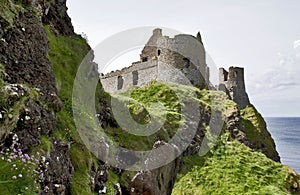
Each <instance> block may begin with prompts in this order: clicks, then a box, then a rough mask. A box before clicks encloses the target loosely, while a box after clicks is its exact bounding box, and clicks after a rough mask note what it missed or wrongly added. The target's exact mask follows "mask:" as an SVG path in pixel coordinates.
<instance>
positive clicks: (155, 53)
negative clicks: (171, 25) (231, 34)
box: [100, 29, 209, 92]
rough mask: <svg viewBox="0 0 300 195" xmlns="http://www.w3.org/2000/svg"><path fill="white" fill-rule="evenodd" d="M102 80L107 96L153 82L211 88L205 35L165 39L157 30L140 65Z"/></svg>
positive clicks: (133, 65)
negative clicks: (207, 85) (203, 39)
mask: <svg viewBox="0 0 300 195" xmlns="http://www.w3.org/2000/svg"><path fill="white" fill-rule="evenodd" d="M100 79H101V82H102V85H103V87H104V89H105V90H106V91H107V92H117V91H122V90H126V89H128V88H130V87H132V86H143V85H146V84H147V83H149V82H150V81H153V80H157V81H164V82H174V83H178V84H184V85H190V84H191V85H194V86H201V85H202V86H203V85H205V84H208V83H209V68H208V66H207V65H206V58H205V49H204V46H203V43H202V39H201V35H200V33H198V34H197V37H194V36H192V35H185V34H180V35H176V36H175V37H174V38H170V37H168V36H163V34H162V30H161V29H154V30H153V34H152V36H151V37H150V39H149V40H148V42H147V44H146V45H145V47H144V48H143V50H142V52H141V54H140V61H138V62H134V63H132V65H131V66H129V67H126V68H123V69H122V70H117V71H114V72H111V73H108V74H106V75H103V76H101V78H100Z"/></svg>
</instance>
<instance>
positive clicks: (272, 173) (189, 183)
mask: <svg viewBox="0 0 300 195" xmlns="http://www.w3.org/2000/svg"><path fill="white" fill-rule="evenodd" d="M185 166H187V167H189V169H188V171H185V172H183V173H182V174H181V175H180V176H179V179H178V181H177V183H176V184H175V187H174V189H173V194H175V195H177V194H186V195H187V194H191V195H193V194H199V195H200V194H278V195H279V194H291V193H294V194H297V193H299V191H298V192H293V189H294V188H297V186H299V177H297V176H296V174H295V173H294V172H293V171H292V170H291V169H290V168H289V167H287V166H285V165H282V164H280V163H277V162H274V161H272V160H270V159H269V158H267V157H266V156H265V155H264V154H262V153H260V152H254V151H252V150H250V149H249V148H248V147H246V146H244V145H243V144H241V143H239V142H237V141H236V140H233V139H232V138H231V137H230V135H228V134H224V135H222V136H221V138H220V141H219V143H218V145H217V146H216V147H215V148H214V149H213V150H211V152H210V153H209V154H208V155H206V156H204V157H199V156H197V155H195V156H188V157H185Z"/></svg>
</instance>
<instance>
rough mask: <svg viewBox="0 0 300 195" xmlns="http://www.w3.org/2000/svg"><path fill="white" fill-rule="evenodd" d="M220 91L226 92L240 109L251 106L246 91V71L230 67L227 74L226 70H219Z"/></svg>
mask: <svg viewBox="0 0 300 195" xmlns="http://www.w3.org/2000/svg"><path fill="white" fill-rule="evenodd" d="M219 81H220V84H219V90H220V91H224V92H225V93H226V94H227V95H229V97H230V98H231V99H232V100H233V101H234V102H236V103H237V105H238V107H239V108H240V109H243V108H245V107H246V106H248V105H249V104H250V101H249V98H248V95H247V93H246V89H245V82H244V69H243V68H239V67H230V68H229V71H228V72H227V71H226V70H225V69H224V68H220V69H219Z"/></svg>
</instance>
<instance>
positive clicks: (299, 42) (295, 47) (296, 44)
mask: <svg viewBox="0 0 300 195" xmlns="http://www.w3.org/2000/svg"><path fill="white" fill-rule="evenodd" d="M299 47H300V40H296V41H294V49H297V48H299Z"/></svg>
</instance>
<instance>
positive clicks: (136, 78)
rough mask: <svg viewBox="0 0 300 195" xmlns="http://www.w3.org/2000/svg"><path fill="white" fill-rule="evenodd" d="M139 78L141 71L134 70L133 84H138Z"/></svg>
mask: <svg viewBox="0 0 300 195" xmlns="http://www.w3.org/2000/svg"><path fill="white" fill-rule="evenodd" d="M138 80H139V73H138V71H136V70H135V71H133V72H132V84H133V85H137V84H138Z"/></svg>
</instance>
